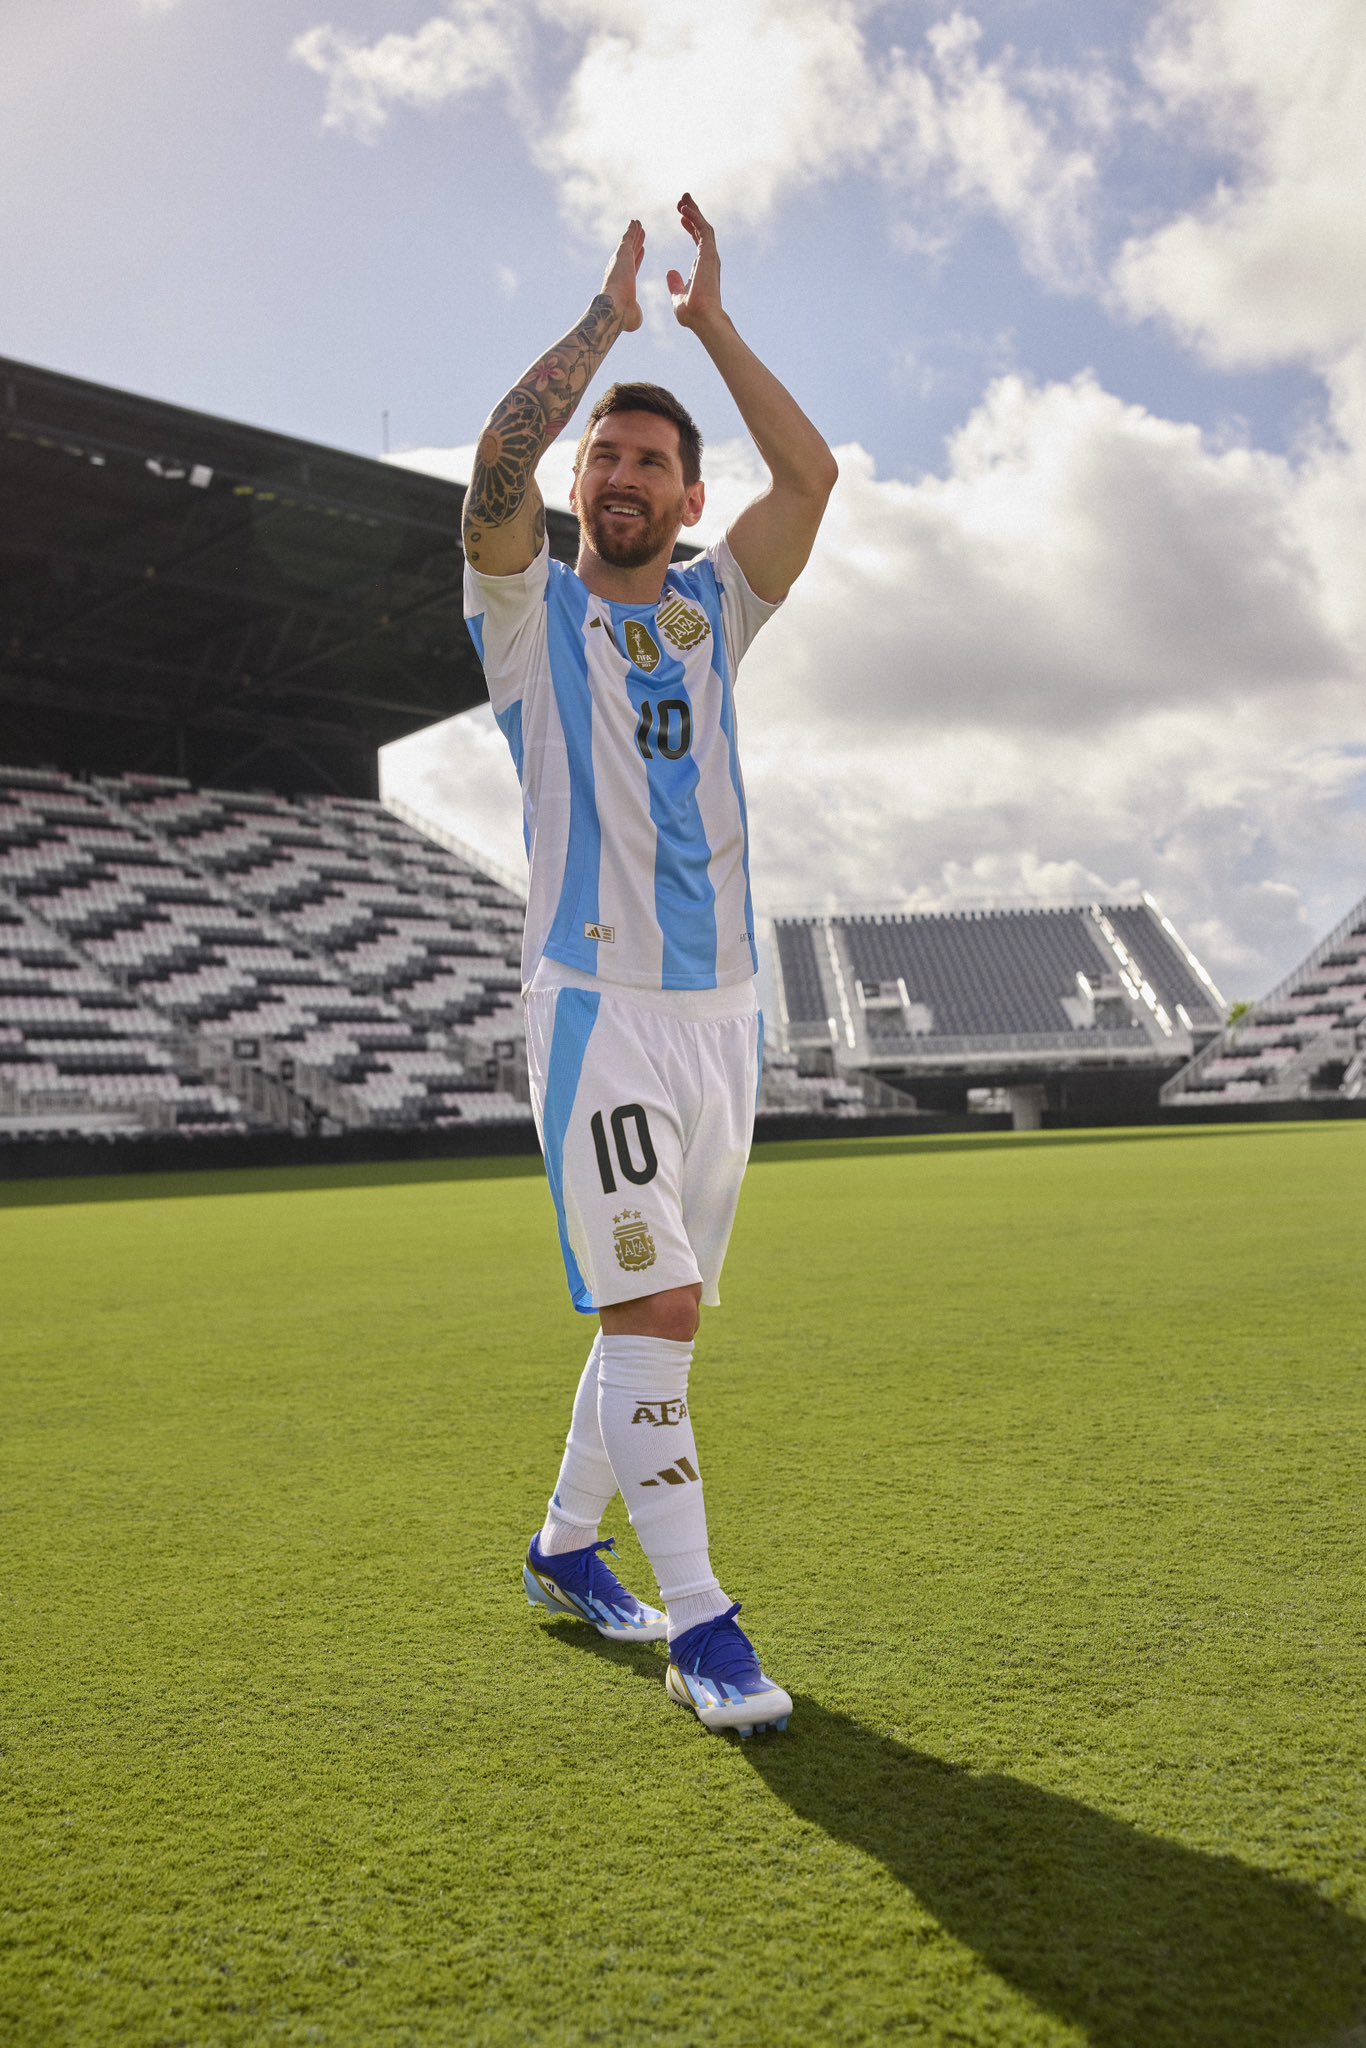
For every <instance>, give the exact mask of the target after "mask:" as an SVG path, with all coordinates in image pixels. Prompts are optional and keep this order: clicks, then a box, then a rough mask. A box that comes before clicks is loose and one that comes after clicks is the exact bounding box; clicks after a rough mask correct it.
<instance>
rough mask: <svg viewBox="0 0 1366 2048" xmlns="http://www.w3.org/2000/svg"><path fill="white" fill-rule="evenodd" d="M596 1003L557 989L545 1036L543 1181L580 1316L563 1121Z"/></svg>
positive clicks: (586, 1306)
mask: <svg viewBox="0 0 1366 2048" xmlns="http://www.w3.org/2000/svg"><path fill="white" fill-rule="evenodd" d="M601 1001H602V997H601V996H600V995H599V994H598V993H597V991H596V990H595V989H587V988H562V989H561V990H560V991H559V993H558V995H557V996H556V998H555V1025H554V1029H553V1031H552V1032H551V1035H550V1072H549V1074H548V1075H547V1077H546V1090H545V1117H544V1121H543V1128H544V1133H545V1170H546V1178H547V1179H548V1180H549V1182H550V1192H551V1195H552V1196H553V1197H554V1202H555V1215H556V1218H557V1219H558V1222H559V1226H560V1250H561V1252H562V1253H563V1255H564V1272H565V1278H566V1279H567V1280H568V1282H569V1292H570V1295H571V1296H572V1298H573V1302H574V1306H575V1308H576V1309H577V1310H578V1311H579V1314H580V1315H584V1316H591V1315H592V1314H593V1313H594V1308H593V1302H592V1299H591V1297H590V1295H589V1291H588V1283H587V1281H586V1280H585V1279H584V1277H583V1274H582V1272H581V1271H580V1269H579V1262H578V1260H577V1259H576V1258H575V1257H574V1248H573V1246H572V1245H571V1244H570V1242H569V1225H568V1223H567V1221H566V1219H565V1213H564V1141H565V1135H566V1133H567V1132H568V1129H569V1119H570V1117H571V1116H572V1115H573V1113H574V1102H575V1098H576V1097H577V1095H578V1092H579V1077H580V1075H581V1074H582V1072H583V1062H584V1056H585V1054H586V1053H587V1051H588V1041H589V1039H590V1038H591V1037H592V1036H593V1026H594V1025H595V1024H596V1023H597V1021H598V1004H599V1003H600V1002H601Z"/></svg>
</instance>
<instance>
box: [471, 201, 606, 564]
mask: <svg viewBox="0 0 1366 2048" xmlns="http://www.w3.org/2000/svg"><path fill="white" fill-rule="evenodd" d="M644 253H645V230H644V228H642V226H641V224H640V222H639V221H638V220H633V221H632V222H631V225H630V226H629V227H628V228H627V230H626V233H625V234H624V235H623V236H622V238H621V241H620V242H619V244H618V245H617V252H616V254H615V256H613V258H612V260H611V262H610V263H609V264H608V266H607V272H606V275H605V276H604V278H603V281H602V290H601V291H600V292H599V293H598V295H597V297H596V298H595V299H594V301H593V303H592V305H591V306H590V307H589V308H588V311H587V312H586V313H585V314H584V316H583V318H582V320H580V322H579V324H578V326H577V327H574V328H572V329H571V330H570V332H569V333H568V334H566V335H565V336H564V338H563V339H562V340H561V341H557V342H556V344H555V346H554V348H552V349H548V350H547V351H546V353H545V354H544V355H543V356H541V357H540V359H539V360H538V361H537V362H534V363H533V364H532V365H531V368H530V369H529V370H528V371H527V373H526V375H525V376H524V377H522V378H521V379H520V380H519V381H518V382H517V383H516V384H514V385H513V387H512V389H511V391H509V392H508V394H507V396H506V398H503V399H500V400H499V402H498V404H497V405H495V407H494V408H493V411H492V412H491V413H490V414H489V416H488V420H487V422H486V424H485V427H484V431H483V433H482V434H481V435H480V437H479V448H478V451H477V453H476V455H475V458H474V472H473V474H472V475H471V477H470V481H469V488H468V489H467V491H466V492H465V509H464V513H463V515H462V517H461V522H460V531H461V539H462V541H463V542H464V547H465V556H466V559H467V560H468V561H469V563H470V564H471V566H472V567H473V568H475V569H478V570H479V571H480V573H481V574H482V575H485V576H515V575H517V574H519V573H520V571H521V570H523V569H525V568H528V567H529V566H530V564H531V563H532V562H533V561H534V560H535V559H536V556H537V555H538V554H539V553H540V548H541V542H542V541H543V540H544V539H545V504H544V502H543V500H542V498H541V493H540V489H539V487H538V486H537V483H536V465H537V463H538V462H539V461H540V459H541V457H542V456H543V455H544V454H545V451H546V449H547V448H548V447H549V446H550V444H551V442H552V441H553V440H554V439H555V437H556V435H557V434H558V433H559V432H560V430H561V428H562V427H564V426H565V425H566V424H567V423H568V421H569V420H570V419H571V418H572V417H573V414H574V408H575V407H576V406H577V404H578V402H579V400H580V399H581V398H582V397H583V394H584V392H585V390H586V389H587V388H588V385H589V384H590V383H591V382H592V379H593V377H594V375H595V374H596V372H597V368H598V365H599V364H600V363H601V361H602V359H603V357H604V356H605V355H606V354H607V351H608V349H609V348H610V347H611V346H612V343H613V342H614V341H615V340H616V338H617V336H618V335H619V334H630V333H631V332H633V331H634V329H635V328H637V327H639V325H640V319H641V314H640V306H639V304H638V303H637V300H636V272H637V271H638V270H639V269H640V261H641V257H642V256H643V255H644Z"/></svg>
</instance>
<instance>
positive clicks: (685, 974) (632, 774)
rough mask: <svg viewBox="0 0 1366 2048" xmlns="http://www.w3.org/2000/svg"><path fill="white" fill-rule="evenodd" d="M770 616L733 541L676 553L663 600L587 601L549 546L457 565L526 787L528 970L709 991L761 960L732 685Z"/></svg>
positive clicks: (525, 973)
mask: <svg viewBox="0 0 1366 2048" xmlns="http://www.w3.org/2000/svg"><path fill="white" fill-rule="evenodd" d="M776 610H777V606H776V605H773V604H768V603H765V602H764V601H763V600H762V599H761V598H758V597H756V596H755V595H754V592H753V591H752V590H751V589H750V588H749V585H748V584H747V583H746V582H745V579H744V577H743V575H742V574H741V572H740V569H739V566H738V565H737V563H736V561H735V558H734V556H733V555H732V554H731V551H730V549H729V547H728V546H727V544H726V542H725V541H724V540H723V541H720V542H718V543H717V544H716V545H715V546H714V547H711V548H708V550H707V551H706V553H705V554H703V555H701V556H699V557H698V558H697V559H696V560H695V561H691V562H683V563H671V564H670V567H669V571H668V575H667V577H666V579H665V584H664V589H663V591H662V592H661V594H660V598H659V601H658V603H657V604H652V605H628V604H618V603H616V602H614V601H612V600H610V599H607V598H599V597H594V596H593V595H592V593H591V592H590V591H589V590H588V589H587V587H586V586H585V585H584V584H583V583H582V582H580V580H579V578H578V576H577V575H576V574H575V573H574V571H573V570H572V569H571V568H569V567H568V565H567V564H565V563H563V562H558V561H555V560H553V559H552V558H551V555H550V552H549V548H548V546H543V547H542V549H541V552H540V554H539V555H538V556H537V558H536V560H535V561H534V562H533V563H532V564H531V566H530V567H529V568H528V569H526V570H524V571H523V572H522V573H521V574H520V575H516V576H483V575H480V574H479V573H478V572H477V571H476V570H474V569H471V568H470V566H469V564H468V563H466V566H465V616H466V623H467V625H468V627H469V631H470V636H471V638H472V639H473V641H474V645H475V648H476V650H477V651H478V655H479V659H480V661H481V662H482V664H483V667H484V674H485V677H486V678H487V681H488V688H489V697H490V699H491V701H492V704H493V711H494V716H495V717H496V718H497V720H498V724H499V726H500V727H501V728H502V732H503V735H504V737H505V739H506V740H507V743H508V746H509V747H510V749H511V751H512V758H513V760H514V762H515V763H516V767H517V774H518V777H519V779H520V781H521V785H522V814H523V826H524V831H525V836H526V846H527V858H528V861H529V863H530V890H529V896H528V902H527V921H526V938H525V943H524V946H523V953H522V980H523V984H524V985H526V984H528V983H529V982H530V980H531V977H532V975H533V974H534V972H535V970H536V966H537V963H538V962H539V961H540V959H541V958H542V956H543V955H544V956H546V957H548V958H549V959H551V960H557V961H559V962H560V963H561V964H562V965H563V966H566V967H571V968H575V969H577V970H578V971H579V972H580V973H583V974H590V975H594V976H596V977H598V978H599V979H601V980H603V981H608V982H619V983H622V984H624V985H626V986H628V987H633V988H645V989H704V988H721V987H726V986H727V985H729V984H730V983H732V982H737V981H744V980H747V979H748V978H749V977H750V976H751V975H753V974H754V972H755V970H756V968H757V965H758V953H757V949H756V947H755V942H754V911H753V905H752V902H751V898H750V887H749V846H748V830H747V824H746V816H745V793H744V784H743V782H742V780H741V776H740V758H739V753H738V749H737V744H736V731H735V700H734V695H733V681H734V675H735V670H736V667H737V665H738V664H739V661H740V659H741V657H742V656H743V654H744V652H745V650H746V649H747V648H748V646H749V644H750V642H751V640H752V639H753V638H754V635H755V633H757V631H758V630H759V627H760V626H761V625H762V624H763V623H764V621H765V620H766V619H768V618H770V617H771V616H772V615H773V613H774V612H775V611H776Z"/></svg>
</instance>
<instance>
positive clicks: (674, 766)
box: [613, 607, 716, 988]
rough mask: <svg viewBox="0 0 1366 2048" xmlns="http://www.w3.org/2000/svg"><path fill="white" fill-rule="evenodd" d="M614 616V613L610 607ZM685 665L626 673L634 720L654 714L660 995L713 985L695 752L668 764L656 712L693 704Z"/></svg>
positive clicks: (706, 854) (712, 935) (712, 914)
mask: <svg viewBox="0 0 1366 2048" xmlns="http://www.w3.org/2000/svg"><path fill="white" fill-rule="evenodd" d="M613 609H614V612H615V609H616V608H615V607H614V608H613ZM647 623H648V624H649V627H650V630H651V632H652V634H653V635H654V637H655V639H656V640H657V641H658V640H661V639H662V637H663V636H662V635H661V633H660V631H659V628H658V626H657V625H656V624H655V621H654V618H653V616H651V617H650V619H649V620H648V622H647ZM686 675H687V670H686V669H685V668H684V666H683V663H682V662H681V661H678V660H676V659H674V658H673V657H672V656H670V655H665V656H664V658H663V660H661V662H660V664H659V666H658V668H656V669H653V670H652V671H651V673H650V674H649V675H646V674H645V673H644V671H643V670H641V669H638V668H635V667H634V666H633V667H632V668H631V669H630V670H628V672H627V677H626V681H627V686H628V688H629V689H630V693H631V702H632V704H633V705H634V707H635V710H636V715H637V718H638V717H639V715H640V707H641V705H642V703H643V702H644V701H645V699H646V698H647V697H648V698H649V699H650V700H651V703H652V705H653V707H654V723H653V728H652V731H651V734H650V738H649V741H648V742H647V744H648V745H649V749H650V754H651V757H652V758H651V759H650V760H648V761H647V762H646V763H645V779H646V786H647V788H648V790H649V793H650V822H651V823H652V824H653V826H654V828H655V834H656V841H655V917H656V919H657V921H658V924H659V931H660V936H661V938H662V939H663V942H664V954H663V962H662V971H661V974H660V986H661V987H662V988H715V986H716V890H715V889H714V888H713V886H712V879H711V873H710V869H711V847H710V846H709V845H708V843H707V834H706V830H705V827H704V826H703V823H702V812H701V809H700V808H699V806H698V802H697V784H698V779H699V778H698V773H697V763H696V761H695V760H694V759H693V757H692V750H691V749H689V751H688V752H687V753H686V754H684V755H683V757H682V759H681V760H677V761H671V760H670V759H669V758H668V756H667V755H666V754H665V753H664V752H663V750H662V749H661V747H660V744H659V740H660V732H661V725H662V720H661V718H660V714H659V706H660V704H661V703H663V702H664V701H666V700H667V699H668V698H673V699H674V700H675V702H681V703H684V704H686V705H687V707H688V717H689V719H691V718H692V713H693V706H692V699H691V698H690V697H689V695H688V691H687V686H686V683H685V681H684V678H685V676H686ZM669 718H670V726H671V730H672V738H671V744H674V745H676V744H677V741H678V738H679V737H680V734H679V730H678V713H677V712H676V711H675V712H672V713H670V714H669Z"/></svg>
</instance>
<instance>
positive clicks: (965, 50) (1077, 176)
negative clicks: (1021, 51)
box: [883, 13, 1108, 290]
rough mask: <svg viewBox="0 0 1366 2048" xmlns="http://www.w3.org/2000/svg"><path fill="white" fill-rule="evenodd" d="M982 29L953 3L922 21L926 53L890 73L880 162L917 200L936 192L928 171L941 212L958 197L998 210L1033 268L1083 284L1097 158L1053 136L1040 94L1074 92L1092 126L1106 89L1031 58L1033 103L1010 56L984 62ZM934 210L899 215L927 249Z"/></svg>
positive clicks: (907, 235) (1061, 283)
mask: <svg viewBox="0 0 1366 2048" xmlns="http://www.w3.org/2000/svg"><path fill="white" fill-rule="evenodd" d="M981 40H982V30H981V26H980V24H979V23H978V22H977V21H975V20H974V19H973V18H972V17H971V16H969V15H965V14H962V13H955V14H952V15H950V16H949V18H948V19H947V20H945V21H941V22H938V23H936V24H935V25H934V26H933V27H932V28H931V29H930V30H929V32H928V35H927V37H926V41H927V43H928V45H929V51H930V56H929V61H928V63H926V64H921V65H917V64H913V63H910V62H909V61H907V60H905V59H902V60H901V61H900V62H899V64H898V66H897V67H896V70H895V73H894V78H893V85H892V98H893V102H894V105H895V107H896V110H897V112H896V114H890V113H889V114H888V115H887V116H886V117H885V119H884V129H885V138H884V142H883V151H884V173H885V174H886V175H887V176H888V177H889V178H890V180H891V182H892V183H893V184H894V185H899V186H901V187H902V188H904V190H905V191H906V192H907V193H914V194H917V195H919V196H920V198H921V203H922V204H923V202H924V198H925V197H926V196H929V197H930V198H931V201H932V202H933V199H934V196H935V195H934V191H933V188H932V190H931V193H930V194H929V195H926V194H925V191H924V183H925V179H926V177H927V176H928V175H931V174H933V175H934V176H935V177H936V178H937V179H938V181H939V187H938V194H939V205H938V214H939V217H940V219H941V220H942V219H943V217H944V210H945V208H951V207H954V206H957V207H960V208H963V209H966V210H967V211H970V212H978V213H989V214H994V215H995V216H996V217H997V218H998V219H1000V220H1002V221H1004V222H1005V224H1006V225H1007V226H1008V227H1010V228H1011V229H1013V231H1014V232H1015V234H1016V237H1017V239H1018V242H1019V245H1020V253H1021V255H1022V257H1023V259H1024V261H1025V263H1026V265H1027V267H1028V268H1029V269H1031V270H1033V271H1034V272H1035V273H1036V274H1037V275H1038V276H1040V277H1042V278H1044V279H1046V280H1047V282H1048V283H1050V284H1052V285H1054V286H1057V287H1060V288H1063V289H1077V290H1079V289H1081V288H1082V287H1083V286H1085V285H1086V284H1088V283H1089V282H1090V281H1091V278H1092V260H1091V209H1092V200H1093V194H1094V190H1095V185H1096V165H1095V161H1094V159H1093V157H1092V156H1091V154H1090V153H1089V151H1088V150H1085V149H1080V148H1072V149H1067V148H1065V147H1061V146H1059V144H1058V143H1057V141H1056V140H1055V138H1054V134H1053V125H1054V124H1053V122H1052V120H1051V118H1050V117H1049V113H1048V108H1047V102H1048V100H1049V99H1055V98H1067V97H1072V98H1073V99H1074V100H1075V101H1076V102H1077V103H1079V104H1080V105H1082V106H1083V107H1084V108H1085V109H1086V113H1087V125H1090V126H1098V125H1106V124H1107V123H1108V115H1106V116H1102V111H1101V96H1100V95H1099V93H1097V92H1096V91H1095V90H1091V91H1089V92H1088V90H1087V86H1086V82H1085V81H1084V80H1083V79H1082V78H1081V77H1080V76H1079V75H1076V74H1071V73H1060V72H1050V73H1042V72H1039V71H1037V70H1035V71H1033V72H1030V73H1028V74H1025V75H1024V76H1027V77H1028V79H1029V80H1030V82H1031V84H1032V87H1033V93H1034V97H1035V105H1034V106H1032V107H1031V105H1030V104H1029V101H1028V99H1027V98H1026V96H1025V89H1024V76H1022V75H1021V74H1019V72H1018V67H1017V66H1016V65H1015V62H1014V59H1013V57H1012V56H1011V55H1010V53H1006V54H1005V55H1003V56H999V57H997V58H995V59H994V60H993V61H991V62H988V63H983V61H982V59H981V56H980V44H981ZM1067 86H1071V87H1073V88H1075V90H1074V92H1072V93H1070V94H1069V93H1068V92H1067V91H1066V90H1065V88H1066V87H1067ZM934 218H935V214H934V212H933V211H932V212H931V215H930V220H931V225H929V226H926V225H925V223H924V221H912V222H911V223H908V224H907V225H906V226H905V227H903V229H902V231H901V235H900V237H899V239H900V240H901V241H902V244H903V246H908V245H909V246H914V244H915V243H917V242H919V243H921V244H922V245H924V244H928V245H929V246H930V247H931V248H932V249H933V248H934V246H935V243H936V241H937V240H942V237H943V234H944V230H943V228H942V227H941V228H940V230H939V231H938V235H936V230H935V228H934V226H933V225H932V223H933V220H934Z"/></svg>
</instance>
